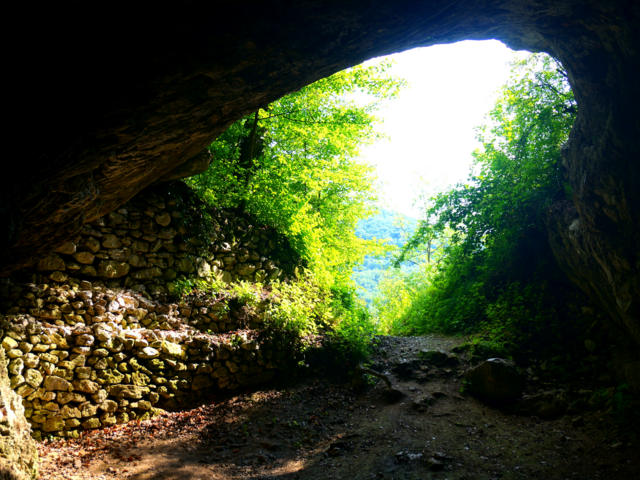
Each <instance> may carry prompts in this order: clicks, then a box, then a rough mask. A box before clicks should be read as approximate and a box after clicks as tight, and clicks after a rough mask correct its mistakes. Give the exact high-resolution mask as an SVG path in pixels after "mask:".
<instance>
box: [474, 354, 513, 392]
mask: <svg viewBox="0 0 640 480" xmlns="http://www.w3.org/2000/svg"><path fill="white" fill-rule="evenodd" d="M465 380H466V382H467V390H468V391H469V393H472V394H474V395H477V396H479V397H481V398H485V399H487V400H495V401H502V400H510V399H514V398H517V397H519V396H520V395H521V394H522V387H523V378H522V376H521V375H520V374H519V373H518V371H517V370H516V366H515V364H514V363H513V362H510V361H508V360H504V359H501V358H490V359H489V360H487V361H486V362H482V363H481V364H480V365H478V366H477V367H474V368H472V369H471V370H469V371H467V373H466V374H465Z"/></svg>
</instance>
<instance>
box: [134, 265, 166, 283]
mask: <svg viewBox="0 0 640 480" xmlns="http://www.w3.org/2000/svg"><path fill="white" fill-rule="evenodd" d="M161 276H162V270H161V269H160V268H158V267H152V268H147V269H145V270H137V271H135V272H133V273H132V274H131V278H135V279H136V280H151V279H152V278H157V277H161Z"/></svg>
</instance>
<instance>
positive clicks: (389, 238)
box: [352, 209, 417, 306]
mask: <svg viewBox="0 0 640 480" xmlns="http://www.w3.org/2000/svg"><path fill="white" fill-rule="evenodd" d="M416 224H417V221H416V220H415V219H413V218H410V217H407V216H406V215H402V214H399V213H396V212H392V211H390V210H384V209H383V210H381V211H380V212H379V213H378V214H376V215H374V216H372V217H370V218H365V219H362V220H360V221H359V222H358V228H357V229H356V235H357V236H358V237H359V238H363V239H365V240H382V241H384V242H386V245H387V246H388V247H402V246H404V244H405V242H406V241H407V238H408V237H409V236H411V235H412V234H413V232H414V230H415V228H416ZM394 251H395V249H393V250H392V249H391V248H389V250H388V251H387V252H385V254H384V256H380V255H377V256H374V255H367V256H366V257H365V258H364V261H363V263H362V265H360V266H358V267H356V268H355V269H354V272H353V274H352V278H353V280H354V281H355V283H356V285H357V286H358V290H357V292H358V296H359V297H360V298H362V299H363V300H364V301H365V302H366V303H367V305H369V306H371V304H372V302H373V298H374V296H375V295H376V294H377V293H378V284H379V283H380V281H382V279H383V278H384V276H385V272H386V270H387V269H388V268H389V266H390V264H391V261H392V260H393V253H394ZM409 268H410V267H409Z"/></svg>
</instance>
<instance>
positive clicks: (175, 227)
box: [35, 193, 298, 295]
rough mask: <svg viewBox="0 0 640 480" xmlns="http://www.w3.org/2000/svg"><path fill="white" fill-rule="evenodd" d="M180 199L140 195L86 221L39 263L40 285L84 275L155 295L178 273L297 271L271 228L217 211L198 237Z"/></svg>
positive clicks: (273, 275) (277, 275)
mask: <svg viewBox="0 0 640 480" xmlns="http://www.w3.org/2000/svg"><path fill="white" fill-rule="evenodd" d="M180 204H181V202H179V201H177V200H176V199H169V200H167V201H166V202H165V200H164V198H163V197H161V196H159V195H157V194H153V193H142V194H140V195H139V196H138V197H136V198H135V199H134V200H132V201H131V202H129V203H128V204H125V205H124V206H123V207H122V208H119V209H118V210H117V211H116V212H112V213H109V214H108V215H105V216H103V217H100V218H98V219H96V220H95V221H93V222H91V223H89V224H85V225H84V226H83V228H82V231H81V233H80V235H78V236H77V237H75V238H73V239H71V240H70V241H68V242H67V243H65V244H64V245H62V246H61V247H59V248H58V249H56V250H55V252H54V253H52V254H51V255H49V256H48V257H46V258H44V259H43V260H41V261H40V262H38V264H37V265H36V270H37V271H38V272H40V273H41V275H42V276H41V277H38V278H37V279H36V280H35V283H42V282H45V281H52V282H56V283H65V282H67V283H73V282H75V283H79V282H80V280H82V279H85V280H89V281H91V282H93V283H94V284H99V283H103V284H104V285H106V286H108V287H111V288H115V287H122V286H125V287H128V288H131V289H132V290H135V291H140V292H146V293H147V294H150V295H154V294H162V293H167V292H170V291H171V289H172V286H173V282H174V281H175V280H176V279H177V278H178V277H180V276H189V277H197V276H200V277H202V276H207V275H211V274H213V275H214V276H215V277H217V278H218V279H220V280H223V281H225V282H227V283H229V282H232V281H239V280H245V281H249V282H254V281H257V282H265V281H270V280H275V279H281V278H283V277H284V276H286V275H291V273H292V272H293V270H294V268H295V265H296V264H297V263H298V261H296V260H292V258H293V255H292V254H291V252H290V251H289V252H283V251H282V250H283V248H282V242H281V241H280V239H279V238H278V236H277V234H276V232H275V231H274V230H273V229H270V228H267V227H258V226H255V225H254V222H253V221H252V220H251V218H249V217H248V216H241V217H239V216H237V215H235V214H234V215H231V214H229V213H228V212H223V211H219V210H211V211H210V212H209V214H210V215H211V216H212V217H213V223H212V228H211V231H209V232H208V234H207V238H205V239H204V240H203V239H202V238H198V237H197V236H194V235H192V232H190V231H189V229H188V228H186V227H185V226H184V225H183V223H184V222H183V221H182V220H181V219H183V217H184V215H185V213H184V210H182V209H181V208H180ZM284 250H287V249H286V248H285V249H284ZM276 257H281V258H282V259H284V261H282V260H281V259H280V258H276Z"/></svg>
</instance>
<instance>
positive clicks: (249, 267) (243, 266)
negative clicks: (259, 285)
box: [235, 263, 257, 275]
mask: <svg viewBox="0 0 640 480" xmlns="http://www.w3.org/2000/svg"><path fill="white" fill-rule="evenodd" d="M256 268H257V266H256V265H254V264H252V263H240V264H238V265H236V267H235V269H236V272H238V273H239V274H240V275H251V274H252V273H253V272H255V271H256Z"/></svg>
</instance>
